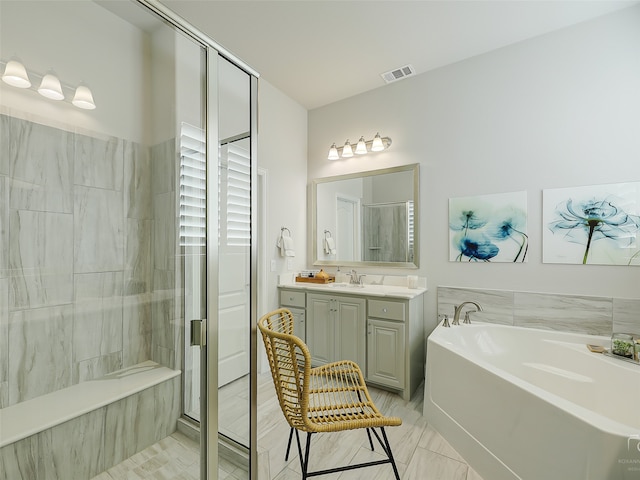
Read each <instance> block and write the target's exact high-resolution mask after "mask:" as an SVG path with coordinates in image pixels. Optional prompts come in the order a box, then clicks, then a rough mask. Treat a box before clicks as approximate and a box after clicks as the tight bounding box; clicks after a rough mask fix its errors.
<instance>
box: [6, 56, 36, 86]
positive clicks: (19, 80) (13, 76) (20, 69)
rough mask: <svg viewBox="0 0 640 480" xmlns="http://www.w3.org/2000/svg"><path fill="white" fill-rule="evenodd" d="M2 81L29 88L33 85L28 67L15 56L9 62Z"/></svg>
mask: <svg viewBox="0 0 640 480" xmlns="http://www.w3.org/2000/svg"><path fill="white" fill-rule="evenodd" d="M2 81H3V82H4V83H6V84H7V85H11V86H12V87H18V88H29V87H30V86H31V81H30V80H29V75H27V69H26V68H24V65H23V64H22V63H20V60H18V59H17V58H15V57H14V58H12V59H11V60H9V61H8V62H7V65H6V66H5V68H4V73H3V74H2Z"/></svg>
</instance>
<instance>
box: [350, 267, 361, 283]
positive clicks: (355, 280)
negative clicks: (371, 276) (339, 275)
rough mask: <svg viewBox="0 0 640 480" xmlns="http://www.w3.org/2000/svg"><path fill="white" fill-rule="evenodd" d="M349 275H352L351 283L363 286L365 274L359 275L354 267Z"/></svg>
mask: <svg viewBox="0 0 640 480" xmlns="http://www.w3.org/2000/svg"><path fill="white" fill-rule="evenodd" d="M349 276H350V279H349V284H350V285H359V286H362V277H364V275H358V273H357V272H356V271H355V270H354V269H352V270H351V273H350V274H349Z"/></svg>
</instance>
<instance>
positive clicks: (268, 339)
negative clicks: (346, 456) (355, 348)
mask: <svg viewBox="0 0 640 480" xmlns="http://www.w3.org/2000/svg"><path fill="white" fill-rule="evenodd" d="M258 328H259V329H260V332H261V333H262V339H263V340H264V345H265V348H266V350H267V357H268V358H269V365H270V367H271V374H272V376H273V383H274V385H275V389H276V393H277V395H278V401H279V402H280V407H281V408H282V413H283V414H284V416H285V418H286V420H287V422H288V423H289V426H291V431H290V434H289V444H288V445H287V452H286V454H285V460H287V459H288V456H289V449H290V447H291V441H292V437H293V433H294V432H295V435H296V442H297V444H298V457H299V459H300V468H301V469H302V479H303V480H306V479H307V478H308V477H313V476H317V475H324V474H328V473H335V472H341V471H344V470H352V469H355V468H362V467H369V466H373V465H381V464H385V463H390V464H391V466H392V467H393V473H394V475H395V478H396V480H400V476H399V475H398V469H397V467H396V463H395V460H394V459H393V454H392V453H391V447H390V445H389V440H388V439H387V434H386V433H385V431H384V427H387V426H397V425H400V424H401V423H402V420H401V419H400V418H397V417H386V416H383V415H382V414H381V413H380V412H379V411H378V409H377V408H376V406H375V405H374V404H373V402H372V401H371V397H370V396H369V392H368V390H367V386H366V385H365V383H364V378H363V376H362V372H361V371H360V368H359V367H358V365H357V364H356V363H354V362H351V361H347V360H345V361H340V362H334V363H329V364H326V365H323V366H320V367H317V368H311V354H310V353H309V349H308V348H307V346H306V345H305V343H304V342H303V341H302V340H301V339H299V338H298V337H296V336H295V335H294V334H293V315H292V314H291V312H290V311H289V310H288V309H286V308H280V309H278V310H274V311H273V312H270V313H267V314H266V315H264V316H263V317H262V318H261V319H260V321H259V322H258ZM359 428H364V429H366V432H367V436H368V438H369V445H370V446H371V449H372V450H373V449H374V447H373V441H372V438H371V433H373V434H374V436H375V437H376V439H377V441H378V442H379V443H380V446H381V447H382V450H383V451H384V453H385V454H386V456H387V458H386V459H385V460H378V461H372V462H366V463H359V464H355V465H347V466H343V467H338V468H331V469H327V470H318V471H314V472H309V471H308V467H309V450H310V447H311V436H312V435H313V434H314V433H320V432H340V431H344V430H355V429H359ZM376 428H378V429H379V430H380V434H379V433H378V432H377V431H376V430H375V429H376ZM299 431H301V432H306V433H307V438H306V446H305V449H304V451H303V449H302V446H301V443H300V437H299V434H298V432H299Z"/></svg>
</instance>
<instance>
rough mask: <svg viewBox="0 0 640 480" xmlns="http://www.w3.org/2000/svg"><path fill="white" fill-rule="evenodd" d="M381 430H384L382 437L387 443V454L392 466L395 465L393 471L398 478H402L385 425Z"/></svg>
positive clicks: (397, 479) (398, 479)
mask: <svg viewBox="0 0 640 480" xmlns="http://www.w3.org/2000/svg"><path fill="white" fill-rule="evenodd" d="M380 430H382V438H384V443H385V444H386V451H387V456H388V457H389V460H390V461H391V466H392V467H393V473H394V474H395V476H396V480H400V475H399V474H398V467H396V461H395V459H394V458H393V453H391V445H389V439H388V438H387V433H386V432H385V431H384V427H380Z"/></svg>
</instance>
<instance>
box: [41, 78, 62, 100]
mask: <svg viewBox="0 0 640 480" xmlns="http://www.w3.org/2000/svg"><path fill="white" fill-rule="evenodd" d="M38 93H39V94H40V95H42V96H43V97H47V98H50V99H51V100H62V99H64V94H63V93H62V85H60V80H59V79H58V77H57V76H56V74H55V73H54V72H52V71H49V73H47V74H46V75H45V76H44V77H42V82H41V83H40V87H38Z"/></svg>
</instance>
